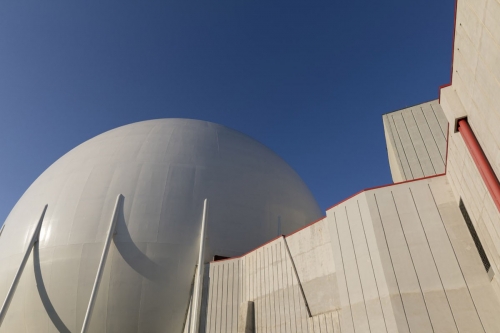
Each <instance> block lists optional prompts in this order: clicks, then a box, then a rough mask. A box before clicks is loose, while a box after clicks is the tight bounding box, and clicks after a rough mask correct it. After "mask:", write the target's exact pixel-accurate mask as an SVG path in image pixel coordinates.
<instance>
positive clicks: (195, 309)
mask: <svg viewBox="0 0 500 333" xmlns="http://www.w3.org/2000/svg"><path fill="white" fill-rule="evenodd" d="M207 205H208V200H207V199H205V201H204V202H203V217H202V220H201V234H200V252H199V255H198V267H197V269H196V278H195V280H194V288H193V301H192V303H191V325H189V326H190V331H189V333H198V326H199V324H200V306H201V289H202V285H203V269H204V267H205V263H204V259H205V230H206V228H205V225H206V220H207Z"/></svg>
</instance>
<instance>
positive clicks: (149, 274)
mask: <svg viewBox="0 0 500 333" xmlns="http://www.w3.org/2000/svg"><path fill="white" fill-rule="evenodd" d="M115 231H116V233H117V234H118V235H119V236H120V241H118V242H117V241H114V244H115V246H116V249H117V250H118V252H119V253H120V254H121V256H122V258H123V260H125V261H126V262H127V264H129V266H130V267H132V269H133V270H135V271H136V272H137V273H139V274H141V275H142V276H144V277H145V278H147V279H149V280H151V281H162V280H163V281H164V280H165V278H166V274H165V273H164V272H162V269H161V266H159V265H158V264H157V263H155V262H154V261H152V260H151V259H149V258H148V256H147V255H145V254H144V253H142V251H141V249H139V248H138V247H137V246H136V245H135V243H134V241H133V240H132V237H130V232H129V231H128V226H127V224H126V223H125V217H124V215H123V200H122V204H121V205H120V207H119V209H118V220H117V221H116V226H115Z"/></svg>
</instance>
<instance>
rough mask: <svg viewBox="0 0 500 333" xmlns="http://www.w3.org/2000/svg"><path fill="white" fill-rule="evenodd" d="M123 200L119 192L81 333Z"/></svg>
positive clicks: (95, 292)
mask: <svg viewBox="0 0 500 333" xmlns="http://www.w3.org/2000/svg"><path fill="white" fill-rule="evenodd" d="M122 200H123V195H121V194H119V195H118V197H117V198H116V203H115V209H114V211H113V216H112V217H111V223H110V225H109V230H108V237H107V238H106V242H105V243H104V249H103V250H102V255H101V261H100V262H99V268H98V269H97V275H96V277H95V281H94V287H93V288H92V293H91V294H90V300H89V305H88V307H87V312H86V313H85V319H84V320H83V325H82V330H81V332H82V333H85V332H87V329H88V326H89V323H90V317H91V316H92V310H93V309H94V303H95V299H96V296H97V291H98V290H99V284H100V282H101V277H102V272H103V270H104V264H105V263H106V258H107V257H108V252H109V245H110V244H111V240H112V238H113V236H114V234H115V232H114V231H115V226H116V220H118V210H119V209H120V205H121V202H122Z"/></svg>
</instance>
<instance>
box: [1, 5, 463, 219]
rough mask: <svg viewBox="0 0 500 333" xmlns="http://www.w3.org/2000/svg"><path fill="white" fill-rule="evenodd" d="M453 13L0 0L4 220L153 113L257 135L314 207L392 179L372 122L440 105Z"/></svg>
mask: <svg viewBox="0 0 500 333" xmlns="http://www.w3.org/2000/svg"><path fill="white" fill-rule="evenodd" d="M453 15H454V0H443V1H435V0H434V1H431V0H423V1H409V0H397V1H396V0H391V1H385V0H381V1H332V0H330V1H295V0H288V1H269V0H266V1H261V0H231V1H226V0H216V1H215V0H212V1H207V0H205V1H190V0H182V1H181V0H163V1H159V0H152V1H140V2H139V1H124V0H121V1H111V0H110V1H94V0H90V1H62V0H61V1H52V0H46V1H24V0H3V1H1V2H0V115H1V118H0V119H1V120H0V156H1V157H2V158H1V160H0V221H3V220H4V219H5V218H6V217H7V215H8V213H9V211H10V210H11V209H12V207H13V206H14V204H15V203H16V201H17V200H18V199H19V197H20V196H21V195H22V193H23V192H24V191H25V190H26V189H27V188H28V186H29V185H30V184H31V183H32V182H33V181H34V180H35V179H36V177H37V176H38V175H39V174H40V173H42V172H43V171H44V170H45V169H46V168H47V167H48V166H49V165H50V164H52V163H53V162H54V161H55V160H57V159H58V158H59V157H60V156H62V155H63V154H64V153H66V152H67V151H69V150H70V149H72V148H73V147H75V146H76V145H78V144H80V143H81V142H83V141H85V140H87V139H89V138H91V137H93V136H95V135H97V134H100V133H102V132H104V131H106V130H109V129H112V128H114V127H117V126H120V125H124V124H128V123H132V122H136V121H140V120H146V119H153V118H169V117H181V118H196V119H203V120H208V121H212V122H216V123H220V124H223V125H226V126H229V127H231V128H234V129H236V130H239V131H241V132H243V133H246V134H248V135H250V136H252V137H254V138H255V139H257V140H259V141H261V142H262V143H264V144H265V145H267V146H268V147H270V148H271V149H273V150H274V151H275V152H277V153H278V154H279V155H280V156H282V157H283V158H284V159H285V160H286V161H287V162H288V163H289V164H290V165H291V166H292V167H293V168H294V169H295V170H296V171H297V172H298V173H299V174H300V175H301V176H302V178H303V179H304V181H305V182H306V183H307V184H308V186H309V188H310V189H311V191H312V192H313V194H314V195H315V197H316V199H317V200H318V202H319V204H320V206H321V207H322V209H326V208H327V207H329V206H331V205H333V204H335V203H336V202H338V201H340V200H342V199H344V198H346V197H348V196H350V195H351V194H353V193H355V192H357V191H359V190H361V189H363V188H367V187H371V186H376V185H382V184H386V183H390V182H391V177H390V171H389V165H388V162H387V152H386V148H385V139H384V134H383V125H382V117H381V115H382V114H383V113H386V112H389V111H394V110H397V109H400V108H403V107H406V106H410V105H413V104H417V103H420V102H425V101H428V100H432V99H435V98H437V97H438V87H439V85H442V84H445V83H448V81H449V74H450V73H449V72H450V65H451V64H450V61H451V43H452V32H453ZM0 223H3V222H0Z"/></svg>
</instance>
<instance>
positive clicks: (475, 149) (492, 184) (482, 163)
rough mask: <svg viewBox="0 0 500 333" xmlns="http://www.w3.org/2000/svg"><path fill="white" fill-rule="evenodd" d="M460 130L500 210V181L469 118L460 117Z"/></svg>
mask: <svg viewBox="0 0 500 333" xmlns="http://www.w3.org/2000/svg"><path fill="white" fill-rule="evenodd" d="M458 131H459V132H460V134H462V138H463V139H464V142H465V145H466V146H467V148H468V149H469V153H470V154H471V156H472V159H473V160H474V163H475V164H476V168H477V170H478V171H479V173H480V174H481V178H483V181H484V184H485V185H486V188H487V189H488V192H489V193H490V195H491V198H492V199H493V202H494V203H495V205H496V206H497V209H498V210H499V211H500V183H499V182H498V178H497V176H496V175H495V172H494V171H493V169H492V168H491V165H490V162H488V159H487V158H486V155H485V154H484V151H483V149H482V148H481V145H480V144H479V142H478V141H477V138H476V136H475V135H474V132H473V131H472V129H471V128H470V126H469V123H468V122H467V118H465V119H460V120H459V121H458Z"/></svg>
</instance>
